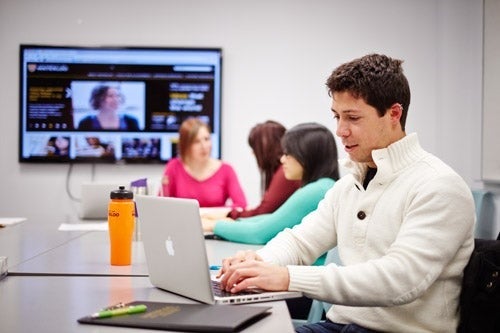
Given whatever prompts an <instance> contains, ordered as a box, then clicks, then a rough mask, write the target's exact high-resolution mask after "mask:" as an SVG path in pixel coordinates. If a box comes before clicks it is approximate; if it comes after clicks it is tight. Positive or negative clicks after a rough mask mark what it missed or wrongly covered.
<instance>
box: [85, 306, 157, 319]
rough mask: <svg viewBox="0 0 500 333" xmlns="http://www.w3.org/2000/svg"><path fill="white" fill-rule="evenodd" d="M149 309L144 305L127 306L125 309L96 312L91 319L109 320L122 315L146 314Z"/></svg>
mask: <svg viewBox="0 0 500 333" xmlns="http://www.w3.org/2000/svg"><path fill="white" fill-rule="evenodd" d="M147 308H148V307H147V306H146V305H144V304H139V305H131V306H127V307H124V308H118V309H113V310H103V311H99V312H96V313H94V314H93V315H91V317H92V318H109V317H114V316H120V315H125V314H135V313H141V312H145V311H146V310H147Z"/></svg>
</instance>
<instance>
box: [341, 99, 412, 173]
mask: <svg viewBox="0 0 500 333" xmlns="http://www.w3.org/2000/svg"><path fill="white" fill-rule="evenodd" d="M395 106H396V107H395V108H396V109H398V108H399V106H398V105H397V104H396V105H395ZM393 109H394V108H391V109H390V110H388V111H387V113H386V114H385V115H384V116H383V117H380V116H379V115H378V113H377V110H376V109H375V108H374V107H373V106H370V105H368V104H366V102H365V101H364V100H363V99H362V98H354V97H353V96H352V95H351V93H349V92H340V93H339V92H335V93H333V98H332V112H333V114H334V116H335V118H336V119H337V131H336V134H337V136H338V137H339V138H341V140H342V144H343V145H344V150H345V151H346V152H347V154H349V156H350V158H351V159H352V160H353V161H356V162H361V163H368V165H369V166H370V167H372V168H375V167H376V165H375V163H374V162H373V159H372V155H371V153H372V150H374V149H380V148H385V147H387V146H388V145H390V144H391V143H393V142H395V141H397V140H399V139H400V138H401V137H402V136H403V135H404V133H403V132H402V131H401V129H400V126H399V125H398V124H399V117H400V116H401V110H399V109H398V110H393ZM394 111H395V112H394Z"/></svg>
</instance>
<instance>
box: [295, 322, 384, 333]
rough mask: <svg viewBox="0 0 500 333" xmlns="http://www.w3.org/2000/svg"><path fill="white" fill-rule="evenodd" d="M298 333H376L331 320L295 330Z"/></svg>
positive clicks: (354, 325)
mask: <svg viewBox="0 0 500 333" xmlns="http://www.w3.org/2000/svg"><path fill="white" fill-rule="evenodd" d="M295 332H297V333H376V332H375V331H372V330H369V329H366V328H364V327H361V326H358V325H356V324H347V325H345V324H336V323H334V322H332V321H330V320H328V319H327V320H326V321H323V322H319V323H314V324H308V325H303V326H300V327H297V328H296V329H295Z"/></svg>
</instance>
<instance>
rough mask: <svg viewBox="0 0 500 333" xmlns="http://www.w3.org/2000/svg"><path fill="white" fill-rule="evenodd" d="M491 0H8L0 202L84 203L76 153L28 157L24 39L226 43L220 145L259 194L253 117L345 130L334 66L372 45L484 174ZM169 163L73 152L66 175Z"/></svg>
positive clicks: (437, 139)
mask: <svg viewBox="0 0 500 333" xmlns="http://www.w3.org/2000/svg"><path fill="white" fill-rule="evenodd" d="M482 7H483V3H482V1H481V0H475V1H471V0H423V1H415V0H373V1H369V0H364V1H363V0H349V1H346V0H344V1H342V0H316V1H307V0H268V1H264V0H255V1H252V2H248V1H238V0H205V1H201V0H200V1H196V0H183V1H172V0H106V1H102V0H85V1H82V0H78V1H76V0H66V1H60V0H44V1H42V0H0V45H1V46H0V47H1V53H0V73H2V75H0V110H1V111H0V112H1V114H2V117H1V119H2V120H1V122H0V133H1V139H0V151H1V152H2V155H1V162H0V163H1V164H0V184H1V186H2V188H3V190H2V191H0V214H1V215H28V216H29V215H30V214H34V213H36V212H40V211H53V210H57V209H65V210H67V213H68V214H70V215H71V214H72V213H73V210H72V209H73V208H65V207H76V206H77V205H75V204H71V205H70V204H69V203H71V200H70V199H69V198H68V196H67V194H66V191H65V182H66V174H67V172H68V166H67V165H32V164H19V163H18V162H17V153H18V152H17V149H18V147H17V145H18V144H17V140H18V122H19V118H18V112H19V111H18V108H19V105H18V99H19V97H18V71H19V69H18V49H19V44H20V43H35V44H36V43H38V44H60V45H64V44H72V45H138V46H142V45H144V46H216V47H222V48H223V50H224V63H223V66H224V67H223V74H224V77H223V124H222V130H223V146H222V154H223V158H224V159H225V160H226V161H228V162H230V163H231V164H232V165H233V166H234V167H235V169H236V171H237V172H238V174H239V175H240V178H241V181H242V184H243V187H244V189H245V192H246V193H247V196H248V198H249V200H250V202H251V203H257V202H258V193H259V181H258V174H257V168H256V164H255V161H254V158H253V156H252V154H251V152H250V148H249V147H248V146H247V144H246V141H247V140H246V138H247V134H248V132H249V130H250V128H251V127H252V126H253V125H254V124H255V123H257V122H262V121H264V120H266V119H275V120H278V121H281V122H282V123H284V124H285V125H286V126H288V127H290V126H293V125H295V124H297V123H300V122H305V121H317V122H320V123H322V124H324V125H326V126H328V127H330V128H332V130H334V128H335V123H334V121H333V119H332V117H331V114H330V112H329V107H330V105H329V103H330V100H329V98H328V96H327V93H326V89H325V85H324V83H325V80H326V78H327V76H328V75H329V73H330V72H331V71H332V70H333V68H334V67H336V66H338V65H339V64H341V63H343V62H345V61H348V60H351V59H353V58H355V57H359V56H362V55H364V54H366V53H369V52H380V53H385V54H388V55H390V56H393V57H397V58H402V59H404V60H405V63H404V67H405V70H406V74H407V76H408V79H409V81H410V85H411V88H412V103H411V106H410V111H409V116H408V125H407V130H408V132H414V131H416V132H418V133H419V136H420V138H421V141H422V144H423V145H424V147H425V148H426V149H427V150H429V151H430V152H432V153H435V154H437V155H438V156H440V157H441V158H442V159H443V160H445V161H446V162H447V163H449V164H450V165H451V166H452V167H453V168H454V169H456V170H457V171H458V172H459V173H460V174H461V175H462V176H463V177H464V179H465V180H466V181H467V182H468V183H469V184H470V185H471V186H474V187H477V186H481V184H480V183H478V182H477V180H478V179H479V178H480V163H479V160H480V130H481V71H482ZM162 168H163V167H162V166H137V165H97V166H95V169H93V167H92V166H89V165H75V166H74V168H73V173H72V175H71V178H70V184H69V188H70V191H71V192H73V193H74V194H75V196H79V191H80V184H81V183H82V182H83V181H88V180H90V179H92V178H94V179H96V180H107V179H110V178H111V179H125V180H126V181H129V180H131V179H134V178H139V177H142V176H148V177H150V178H151V179H154V180H158V179H159V177H160V174H161V172H162ZM93 171H94V172H95V177H93ZM27 203H28V204H27ZM27 208H29V212H26V209H27Z"/></svg>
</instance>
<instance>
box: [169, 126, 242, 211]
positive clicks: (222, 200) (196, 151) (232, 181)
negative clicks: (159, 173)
mask: <svg viewBox="0 0 500 333" xmlns="http://www.w3.org/2000/svg"><path fill="white" fill-rule="evenodd" d="M178 148H179V149H178V151H179V157H176V158H173V159H171V160H170V161H169V162H168V163H167V165H166V166H165V171H164V172H163V178H162V193H161V195H163V196H168V197H177V198H191V199H196V200H198V202H199V204H200V207H222V206H226V205H229V206H230V207H233V208H240V209H244V208H245V207H246V206H247V200H246V197H245V194H244V193H243V190H242V188H241V186H240V182H239V180H238V177H237V176H236V173H235V172H234V170H233V168H232V167H231V166H230V165H229V164H227V163H225V162H222V161H221V160H218V159H215V158H212V157H211V153H212V140H211V137H210V128H209V126H208V125H207V124H206V123H205V122H203V121H201V120H200V119H198V118H189V119H186V120H185V121H184V122H182V124H181V127H180V129H179V146H178ZM228 200H230V203H228Z"/></svg>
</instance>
